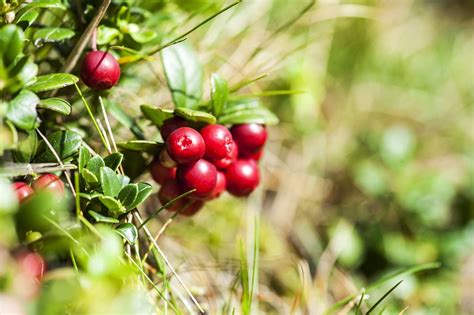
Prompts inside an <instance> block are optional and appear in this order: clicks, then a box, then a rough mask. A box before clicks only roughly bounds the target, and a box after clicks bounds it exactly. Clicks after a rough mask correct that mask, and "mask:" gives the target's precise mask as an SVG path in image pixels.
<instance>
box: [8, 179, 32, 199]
mask: <svg viewBox="0 0 474 315" xmlns="http://www.w3.org/2000/svg"><path fill="white" fill-rule="evenodd" d="M12 185H13V189H15V191H16V195H17V197H18V201H19V202H22V201H23V200H25V199H26V198H27V197H29V196H31V195H32V194H33V193H34V190H33V188H31V187H30V186H28V184H27V183H24V182H16V183H13V184H12Z"/></svg>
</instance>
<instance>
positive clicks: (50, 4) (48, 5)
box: [16, 0, 67, 21]
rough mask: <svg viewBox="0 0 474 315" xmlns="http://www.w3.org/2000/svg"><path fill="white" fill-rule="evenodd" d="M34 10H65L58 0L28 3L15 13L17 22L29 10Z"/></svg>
mask: <svg viewBox="0 0 474 315" xmlns="http://www.w3.org/2000/svg"><path fill="white" fill-rule="evenodd" d="M35 9H58V10H66V9H67V8H66V7H65V6H64V5H63V4H62V3H61V1H59V0H35V1H32V2H31V3H28V4H27V5H25V6H24V7H22V8H21V10H19V11H18V13H17V17H16V19H17V21H18V19H20V18H21V17H22V16H23V15H24V14H26V13H27V12H29V11H31V10H35Z"/></svg>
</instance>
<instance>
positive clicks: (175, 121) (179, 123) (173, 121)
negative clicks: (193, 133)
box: [160, 117, 189, 141]
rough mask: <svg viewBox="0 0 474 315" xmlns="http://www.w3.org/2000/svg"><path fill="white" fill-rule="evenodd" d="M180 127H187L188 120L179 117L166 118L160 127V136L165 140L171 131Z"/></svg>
mask: <svg viewBox="0 0 474 315" xmlns="http://www.w3.org/2000/svg"><path fill="white" fill-rule="evenodd" d="M181 127H189V124H188V122H187V121H186V120H184V119H182V118H179V117H173V118H168V119H166V120H165V121H164V122H163V125H162V126H161V128H160V133H161V137H162V138H163V141H166V139H168V137H169V135H170V134H171V133H172V132H173V131H175V130H176V129H178V128H181Z"/></svg>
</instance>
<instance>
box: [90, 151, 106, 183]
mask: <svg viewBox="0 0 474 315" xmlns="http://www.w3.org/2000/svg"><path fill="white" fill-rule="evenodd" d="M104 166H105V162H104V160H103V159H102V158H101V157H100V155H95V156H93V157H92V158H91V159H90V160H89V161H88V162H87V166H86V169H87V170H88V171H90V172H91V173H92V174H94V175H95V177H97V178H100V169H101V168H102V167H104Z"/></svg>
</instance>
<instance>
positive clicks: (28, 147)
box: [12, 130, 38, 163]
mask: <svg viewBox="0 0 474 315" xmlns="http://www.w3.org/2000/svg"><path fill="white" fill-rule="evenodd" d="M18 138H19V141H18V145H17V148H16V150H14V151H13V152H12V153H13V156H14V157H15V162H21V163H30V162H31V161H32V159H33V157H34V156H35V154H36V150H37V149H38V135H37V134H36V131H34V130H31V131H26V132H24V133H23V132H21V133H18Z"/></svg>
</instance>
